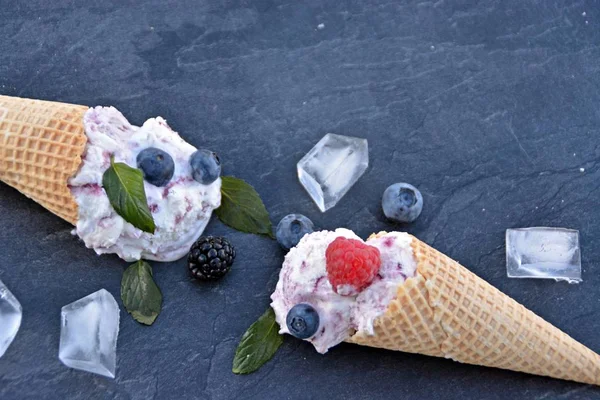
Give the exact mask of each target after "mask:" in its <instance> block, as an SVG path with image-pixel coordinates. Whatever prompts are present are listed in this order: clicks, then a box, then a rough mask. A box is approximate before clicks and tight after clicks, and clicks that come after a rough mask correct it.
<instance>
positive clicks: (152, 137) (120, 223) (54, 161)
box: [0, 96, 221, 261]
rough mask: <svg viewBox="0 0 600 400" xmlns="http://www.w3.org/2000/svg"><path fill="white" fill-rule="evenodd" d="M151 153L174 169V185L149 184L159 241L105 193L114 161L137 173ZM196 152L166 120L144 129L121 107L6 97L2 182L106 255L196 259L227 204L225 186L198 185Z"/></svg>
mask: <svg viewBox="0 0 600 400" xmlns="http://www.w3.org/2000/svg"><path fill="white" fill-rule="evenodd" d="M145 149H158V150H161V151H162V152H164V153H166V154H167V156H166V157H170V158H172V160H173V163H172V165H173V166H174V167H173V171H172V176H171V178H170V179H168V180H167V183H164V184H161V185H160V186H156V185H154V184H151V183H149V182H148V181H147V180H145V181H144V189H145V195H146V197H147V200H148V207H149V210H150V211H151V213H152V216H153V219H154V223H155V225H156V230H155V232H154V234H151V233H147V232H143V231H141V230H140V229H138V228H136V227H134V226H133V225H132V224H130V223H129V222H127V221H125V220H124V219H123V218H122V217H121V216H120V215H119V214H117V213H116V211H115V210H114V209H113V207H112V206H111V204H110V202H109V200H108V197H107V195H106V192H105V190H104V188H103V187H102V177H103V174H104V172H105V171H106V170H107V169H108V168H109V167H110V159H111V157H113V158H114V161H115V162H117V163H125V164H127V165H129V166H130V167H134V168H135V167H136V166H137V156H138V155H139V154H140V153H141V152H142V151H144V150H145ZM195 152H196V148H195V147H193V146H191V145H190V144H188V143H187V142H185V141H184V140H183V139H182V138H181V137H180V136H179V135H178V134H177V133H176V132H175V131H173V130H172V129H171V128H170V127H169V126H168V125H167V123H166V121H165V120H164V119H162V118H161V117H157V118H151V119H149V120H148V121H146V123H144V125H143V126H141V127H137V126H134V125H131V124H130V123H129V121H127V119H126V118H125V117H124V116H123V115H122V114H121V113H120V112H119V111H118V110H116V109H115V108H113V107H95V108H89V107H86V106H80V105H73V104H65V103H57V102H50V101H41V100H30V99H22V98H17V97H8V96H0V180H2V181H3V182H5V183H7V184H8V185H10V186H13V187H14V188H16V189H17V190H19V191H20V192H22V193H23V194H25V195H26V196H27V197H30V198H31V199H33V200H35V201H36V202H38V203H39V204H41V205H42V206H44V207H45V208H46V209H48V210H49V211H51V212H53V213H54V214H56V215H58V216H59V217H61V218H63V219H64V220H66V221H68V222H70V223H71V224H73V225H75V227H76V230H75V232H76V233H77V234H78V235H79V237H80V238H81V239H82V240H83V241H84V242H85V244H86V246H87V247H89V248H93V249H94V250H95V251H96V252H97V253H98V254H103V253H116V254H117V255H118V256H119V257H121V258H123V259H125V260H127V261H133V260H138V259H140V258H145V259H151V260H158V261H172V260H176V259H179V258H181V257H182V256H184V255H185V254H186V253H187V252H188V250H189V248H190V246H191V244H192V243H193V241H194V240H196V239H197V238H198V237H199V236H200V235H201V233H202V231H203V230H204V228H205V227H206V225H207V223H208V221H209V219H210V216H211V214H212V211H213V210H214V209H215V208H217V207H219V205H220V202H221V191H220V188H221V180H220V179H216V180H214V181H212V182H210V183H208V182H204V183H201V182H198V181H196V180H194V178H193V176H194V171H193V167H192V166H191V165H190V158H191V156H192V154H194V153H195Z"/></svg>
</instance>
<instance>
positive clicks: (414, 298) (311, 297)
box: [272, 229, 600, 385]
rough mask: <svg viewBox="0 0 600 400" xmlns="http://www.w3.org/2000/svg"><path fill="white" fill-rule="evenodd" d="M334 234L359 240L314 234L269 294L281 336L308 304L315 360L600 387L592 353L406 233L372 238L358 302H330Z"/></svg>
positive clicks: (599, 363) (598, 359)
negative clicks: (338, 353)
mask: <svg viewBox="0 0 600 400" xmlns="http://www.w3.org/2000/svg"><path fill="white" fill-rule="evenodd" d="M340 236H342V237H345V238H349V239H355V240H357V239H358V238H357V237H356V236H355V235H354V234H353V233H352V232H350V231H348V230H341V229H340V230H337V231H335V232H317V233H313V234H310V235H307V236H305V237H304V238H303V239H302V241H301V242H300V243H299V245H298V246H297V247H296V248H295V249H293V250H292V251H290V253H289V254H288V256H287V257H286V260H285V262H284V265H283V268H282V271H281V275H280V279H279V282H278V284H277V288H276V290H275V293H274V294H273V295H272V299H273V302H272V307H273V309H274V310H275V314H276V318H277V321H278V322H279V324H280V326H281V332H282V333H290V329H289V326H288V324H287V322H288V321H289V315H288V313H289V312H290V310H291V309H292V308H293V307H294V306H295V305H296V304H298V303H302V304H309V305H311V306H312V307H314V309H315V310H316V311H317V312H318V314H319V317H320V318H319V319H320V322H319V327H318V329H316V331H315V333H314V334H313V336H311V337H310V338H309V339H307V340H309V341H310V342H312V343H313V345H314V346H315V348H316V349H317V350H318V351H319V352H326V351H327V349H328V348H330V347H332V346H334V345H336V344H338V343H340V342H342V341H346V342H350V343H356V344H360V345H365V346H371V347H379V348H384V349H389V350H399V351H404V352H410V353H419V354H425V355H430V356H437V357H445V358H449V359H452V360H454V361H459V362H462V363H468V364H475V365H482V366H488V367H497V368H503V369H509V370H514V371H520V372H526V373H530V374H536V375H544V376H550V377H553V378H559V379H566V380H572V381H577V382H583V383H590V384H596V385H600V356H599V355H598V354H596V353H595V352H593V351H592V350H590V349H588V348H587V347H585V346H584V345H582V344H581V343H579V342H577V341H576V340H575V339H573V338H571V337H570V336H568V335H567V334H565V333H564V332H562V331H561V330H559V329H558V328H556V327H554V326H553V325H552V324H550V323H548V322H546V321H545V320H543V319H542V318H540V317H539V316H537V315H536V314H534V313H533V312H532V311H530V310H528V309H527V308H525V307H524V306H522V305H521V304H519V303H517V302H516V301H515V300H513V299H512V298H510V297H508V296H507V295H505V294H503V293H502V292H500V291H499V290H498V289H496V288H494V287H493V286H491V285H490V284H488V283H487V282H485V281H484V280H483V279H481V278H479V277H478V276H476V275H475V274H473V273H472V272H470V271H469V270H468V269H466V268H465V267H463V266H461V265H460V264H459V263H457V262H456V261H454V260H452V259H451V258H449V257H447V256H445V255H444V254H442V253H440V252H438V251H437V250H435V249H433V248H431V247H430V246H428V245H427V244H425V243H423V242H421V241H420V240H418V239H417V238H415V237H413V236H410V235H408V234H405V233H396V232H391V233H385V232H382V233H379V234H377V235H373V236H371V238H369V240H367V241H366V244H367V245H371V246H373V247H375V248H377V249H378V250H379V252H380V254H381V267H380V269H379V272H378V274H377V276H375V278H374V279H373V281H372V283H370V285H369V286H368V287H366V288H364V289H363V290H362V291H361V292H360V293H359V294H358V295H355V296H341V295H339V294H338V293H336V291H335V290H334V288H333V287H332V286H331V284H330V283H329V282H328V267H327V266H326V265H325V264H326V260H325V254H326V251H327V247H328V246H329V244H330V243H331V242H332V241H333V240H334V239H335V238H337V237H340ZM352 262H356V261H355V260H353V261H352ZM286 319H287V321H286ZM292 330H293V327H292ZM292 334H293V332H292Z"/></svg>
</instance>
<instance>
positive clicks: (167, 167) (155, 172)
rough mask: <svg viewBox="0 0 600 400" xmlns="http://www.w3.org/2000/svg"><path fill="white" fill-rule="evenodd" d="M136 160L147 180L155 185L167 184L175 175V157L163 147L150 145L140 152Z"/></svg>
mask: <svg viewBox="0 0 600 400" xmlns="http://www.w3.org/2000/svg"><path fill="white" fill-rule="evenodd" d="M136 161H137V166H138V168H139V169H141V170H142V173H143V174H144V179H145V180H146V182H148V183H150V184H152V185H154V186H165V185H166V184H167V183H169V181H170V180H171V178H172V177H173V172H174V171H175V163H174V162H173V158H172V157H171V156H170V155H169V154H167V153H166V152H164V151H162V150H161V149H157V148H156V147H148V148H147V149H144V150H142V151H141V152H140V154H138V156H137V158H136Z"/></svg>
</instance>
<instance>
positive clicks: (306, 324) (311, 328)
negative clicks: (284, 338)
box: [285, 303, 319, 339]
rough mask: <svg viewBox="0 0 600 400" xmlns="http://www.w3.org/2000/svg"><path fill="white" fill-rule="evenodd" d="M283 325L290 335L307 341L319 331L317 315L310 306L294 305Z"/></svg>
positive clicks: (303, 304)
mask: <svg viewBox="0 0 600 400" xmlns="http://www.w3.org/2000/svg"><path fill="white" fill-rule="evenodd" d="M285 323H286V325H287V327H288V330H289V331H290V334H292V335H293V336H295V337H297V338H298V339H308V338H309V337H311V336H313V335H314V334H315V333H317V330H318V329H319V313H318V312H317V310H315V309H314V307H313V306H311V305H310V304H305V303H300V304H296V305H295V306H294V307H292V309H291V310H290V311H289V312H288V315H287V317H286V319H285Z"/></svg>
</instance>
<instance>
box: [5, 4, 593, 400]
mask: <svg viewBox="0 0 600 400" xmlns="http://www.w3.org/2000/svg"><path fill="white" fill-rule="evenodd" d="M598 5H599V4H598V2H596V1H521V0H506V1H492V0H487V1H467V0H461V1H459V0H456V1H444V0H440V1H437V2H434V1H410V2H408V1H401V2H390V1H389V0H384V1H356V0H354V1H352V0H336V1H306V2H298V1H288V2H286V3H283V2H277V1H268V0H256V1H206V0H199V1H191V0H181V1H145V2H141V1H139V2H133V1H126V2H125V1H118V0H112V1H106V2H87V4H86V2H79V1H78V2H75V1H67V0H55V1H45V0H31V1H27V2H25V1H23V2H11V1H4V2H2V7H0V37H1V38H2V40H0V54H1V55H2V56H1V57H0V93H2V94H7V95H18V96H24V97H35V98H42V99H50V100H58V101H67V102H74V103H81V104H87V105H98V104H102V105H108V104H111V105H114V106H116V107H118V108H119V109H120V110H121V111H123V113H124V114H125V115H126V116H128V117H129V118H130V119H131V121H132V122H134V123H141V122H143V121H144V120H145V119H146V118H148V117H152V116H156V115H161V116H163V117H165V118H166V119H167V120H168V121H169V123H170V125H171V126H172V127H173V128H174V129H176V130H178V131H179V132H180V133H181V134H182V136H183V137H185V138H187V139H188V140H189V141H190V142H191V143H193V144H195V145H197V146H203V147H208V148H211V149H214V150H215V151H218V152H219V153H220V155H221V158H222V159H223V160H224V173H226V174H230V175H236V176H238V177H241V178H244V179H246V180H247V181H249V182H250V183H252V184H253V185H254V186H255V187H256V188H257V190H258V191H259V192H260V193H261V195H262V197H263V199H264V201H265V203H266V205H267V207H268V208H269V210H270V212H271V216H272V219H273V222H274V223H276V222H277V221H278V220H279V219H280V218H281V217H283V216H284V215H286V214H288V213H290V212H299V213H303V214H306V215H307V216H309V217H310V218H312V219H313V221H314V222H315V224H316V225H318V226H320V227H322V228H335V227H340V226H345V227H350V228H352V229H355V230H356V231H357V233H358V234H360V235H362V236H363V237H364V236H367V235H369V234H370V233H371V232H373V231H378V230H382V229H386V230H393V229H406V230H408V231H409V232H411V233H413V234H415V235H417V236H418V237H420V238H421V239H423V240H424V241H426V242H428V243H430V244H432V245H434V246H435V247H437V248H438V249H440V250H441V251H443V252H445V253H446V254H448V255H449V256H452V257H454V258H455V259H457V260H459V261H460V262H461V263H463V264H464V265H466V266H467V267H469V268H470V269H471V270H472V271H474V272H475V273H477V274H478V275H480V276H481V277H483V278H484V279H486V280H488V281H489V282H491V283H492V284H493V285H495V286H496V287H498V288H499V289H501V290H502V291H504V292H505V293H507V294H509V295H511V296H513V297H514V298H515V299H517V300H518V301H520V302H522V303H523V304H525V305H526V306H527V307H529V308H530V309H532V310H534V311H535V312H537V313H538V314H539V315H541V316H542V317H544V318H546V319H547V320H548V321H550V322H552V323H554V324H556V325H557V326H558V327H560V328H562V329H564V330H565V331H566V332H567V333H569V334H570V335H572V336H573V337H574V338H576V339H578V340H580V341H581V342H583V343H584V344H586V345H587V346H589V347H590V348H592V349H594V350H597V351H598V350H600V335H598V322H597V321H598V316H599V314H600V302H599V298H600V297H599V294H600V293H599V290H598V288H599V287H600V274H599V273H598V268H599V265H600V247H598V246H597V245H596V244H597V242H598V240H599V239H600V224H599V223H598V222H599V214H598V204H599V203H598V198H599V195H600V190H599V188H600V180H599V178H600V144H599V139H598V138H599V134H600V128H599V127H600V91H599V89H600V78H599V76H600V75H599V71H600V67H599V66H600V47H599V45H598V43H600V29H598V28H599V25H600V8H599V7H598ZM320 24H322V25H321V28H318V26H319V25H320ZM327 132H335V133H339V134H343V135H351V136H361V137H365V138H368V140H369V144H370V146H369V147H370V159H371V165H370V167H369V170H368V171H367V173H366V174H365V175H364V176H363V178H362V179H361V180H360V181H359V182H358V183H357V184H356V185H355V186H354V187H353V188H352V190H350V192H349V193H348V194H347V195H346V196H345V197H344V198H343V199H342V201H341V202H340V203H339V204H338V205H337V206H336V207H335V208H333V209H332V210H330V211H328V212H327V213H325V214H321V213H320V212H319V211H318V210H317V208H316V206H315V205H314V204H313V203H312V201H311V199H310V198H309V197H308V195H307V194H306V193H305V192H304V189H303V188H302V187H301V186H300V184H299V183H298V181H297V178H296V174H295V165H296V162H297V161H298V160H299V159H300V158H301V157H302V155H304V154H305V153H306V152H307V151H308V150H309V149H310V148H311V147H312V146H313V145H314V144H315V143H316V142H317V141H318V140H319V139H320V138H321V137H322V136H323V135H324V134H325V133H327ZM580 168H583V169H584V171H583V172H580ZM397 181H408V182H411V183H413V184H415V185H416V186H417V187H419V188H420V189H421V191H422V192H423V195H424V197H425V207H424V211H423V214H422V215H421V217H420V219H419V220H418V221H417V222H416V223H415V224H413V225H410V226H396V225H393V224H390V223H388V222H386V221H385V219H384V217H383V213H382V211H381V209H380V197H381V194H382V193H383V191H384V189H385V188H386V187H387V186H388V185H389V184H391V183H394V182H397ZM545 225H549V226H564V227H569V228H574V229H578V230H579V231H580V234H581V246H582V264H583V283H581V284H580V285H568V284H566V283H554V282H549V281H540V280H525V279H523V280H515V279H508V278H506V269H505V258H504V257H505V256H504V232H505V229H507V228H510V227H523V226H545ZM70 229H71V228H70V227H69V226H68V224H66V223H65V222H63V221H61V220H60V219H59V218H57V217H55V216H53V215H52V214H50V213H48V212H45V211H44V210H43V209H42V208H41V207H40V206H38V205H36V204H35V203H34V202H32V201H29V200H27V199H26V198H25V197H24V196H22V195H20V194H19V193H18V192H16V191H15V190H13V189H11V188H9V187H7V186H6V185H4V184H0V248H1V249H2V260H1V261H0V279H1V280H2V281H3V282H5V283H6V285H7V286H8V287H10V289H11V291H12V292H13V293H14V294H15V296H16V297H17V298H19V300H20V301H21V303H22V305H23V310H24V315H23V323H22V326H21V330H20V332H19V334H18V335H17V337H16V339H15V341H14V342H13V344H12V345H11V347H10V348H9V349H8V351H7V353H6V354H5V356H4V357H3V358H2V359H0V398H1V399H3V400H13V399H45V398H60V399H148V398H155V399H215V400H217V399H264V398H273V399H320V398H330V399H343V398H348V399H350V398H351V399H372V398H403V399H407V400H408V399H431V398H440V399H441V398H443V399H450V398H461V399H462V398H478V399H506V398H528V399H551V398H552V399H554V398H560V399H590V398H600V390H599V389H597V388H594V387H590V386H586V385H580V384H575V383H569V382H562V381H558V380H551V379H546V378H541V377H535V376H528V375H525V374H520V373H514V372H507V371H500V370H494V369H486V368H482V367H474V366H467V365H461V364H457V363H453V362H451V361H447V360H442V359H435V358H429V357H424V356H418V355H409V354H402V353H396V352H389V351H380V350H374V349H368V348H362V347H359V346H352V345H346V344H344V345H340V346H338V347H337V348H335V349H333V350H332V351H331V352H330V353H328V354H327V355H325V356H322V355H319V354H317V353H316V352H315V351H313V349H312V348H311V346H310V345H308V344H306V343H302V342H300V341H296V340H293V339H291V338H288V339H286V341H285V343H284V345H283V346H282V348H281V350H280V351H279V353H278V354H277V355H276V357H275V358H274V359H273V360H272V362H270V363H269V364H267V365H265V367H264V368H263V369H262V370H260V371H259V372H258V373H256V374H253V375H250V376H235V375H233V374H232V373H231V372H230V368H231V360H232V357H233V352H234V349H235V346H236V343H237V341H238V339H239V338H240V336H241V335H242V333H243V332H244V330H245V329H246V328H247V326H248V325H249V324H250V323H252V322H253V321H254V320H255V319H256V318H257V317H258V316H259V315H260V314H261V313H262V312H263V311H264V309H265V307H267V304H268V303H269V295H270V292H271V291H272V290H273V288H274V286H275V283H276V281H277V277H278V270H279V267H280V265H281V261H282V259H283V256H284V253H283V251H282V250H280V249H279V248H278V246H277V243H275V242H274V241H271V240H269V239H265V238H260V237H256V236H252V235H245V234H241V233H237V232H233V231H232V230H230V229H228V228H226V227H224V226H223V225H221V224H220V223H219V222H218V221H213V222H211V224H210V225H209V226H208V229H207V232H210V233H212V234H219V235H221V234H222V235H227V236H228V237H229V238H230V239H231V241H232V242H233V243H234V245H235V246H236V247H237V249H238V259H237V260H236V263H235V265H234V267H233V269H232V271H231V273H230V274H229V275H228V276H227V277H226V278H225V279H224V280H222V281H220V282H218V283H214V284H198V283H195V282H192V281H190V279H189V278H188V276H187V272H186V267H185V262H184V261H179V262H174V263H169V264H158V263H154V271H155V277H156V280H157V282H158V284H159V285H160V287H161V289H162V291H163V294H164V309H163V312H162V314H161V315H160V316H159V318H158V320H157V321H156V323H155V325H154V326H152V327H144V326H141V325H139V324H137V323H136V322H134V321H133V319H131V318H130V317H129V316H127V315H125V314H123V315H122V317H123V318H122V323H121V332H120V335H119V345H118V360H117V379H115V380H114V381H113V380H108V379H105V378H102V377H99V376H94V375H91V374H87V373H84V372H80V371H75V370H71V369H68V368H66V367H64V366H63V365H62V364H61V363H60V361H59V360H58V341H59V333H60V309H61V307H62V306H63V305H65V304H68V303H70V302H72V301H74V300H77V299H79V298H81V297H83V296H85V295H87V294H89V293H91V292H93V291H96V290H98V289H100V288H102V287H104V288H106V289H107V290H109V291H110V292H111V293H112V294H113V295H115V297H116V298H117V299H118V298H119V284H120V279H121V274H122V271H123V269H124V268H125V267H126V263H124V262H122V261H120V260H119V259H117V258H116V257H114V256H102V257H97V256H96V255H95V254H94V253H93V251H91V250H88V249H86V248H85V247H84V246H83V245H82V243H80V242H79V241H78V240H77V239H76V238H74V237H72V236H71V235H70V234H69V231H70ZM119 302H120V300H119Z"/></svg>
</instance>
